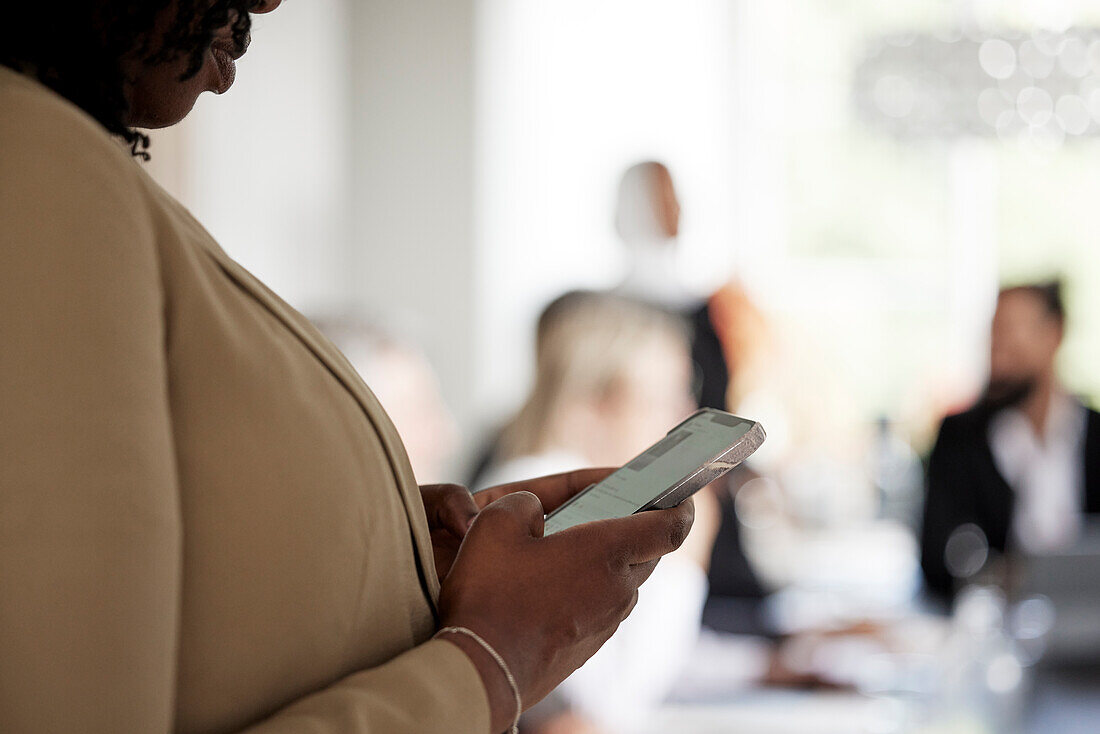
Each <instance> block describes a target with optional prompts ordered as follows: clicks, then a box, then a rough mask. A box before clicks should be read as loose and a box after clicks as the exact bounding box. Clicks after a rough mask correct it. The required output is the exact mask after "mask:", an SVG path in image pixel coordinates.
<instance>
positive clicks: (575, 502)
mask: <svg viewBox="0 0 1100 734" xmlns="http://www.w3.org/2000/svg"><path fill="white" fill-rule="evenodd" d="M755 425H757V424H756V423H755V422H753V421H750V420H746V419H744V418H738V417H737V416H734V415H730V414H729V413H723V412H721V411H716V410H705V411H700V412H699V413H697V414H696V415H694V416H692V417H691V418H690V419H688V420H687V421H685V422H683V423H681V424H680V425H679V426H677V427H676V428H674V429H673V430H672V431H671V432H669V434H668V435H667V436H665V437H664V438H663V439H661V440H660V441H658V442H657V443H655V444H654V445H653V446H650V447H649V448H648V449H646V451H645V452H644V453H642V454H641V455H639V456H638V457H637V458H635V459H634V460H632V461H631V462H630V463H629V464H626V465H625V466H623V467H622V468H621V469H619V470H618V471H616V472H614V473H613V474H611V475H610V476H608V477H607V478H606V479H604V480H603V481H602V482H599V483H598V484H594V485H592V486H591V487H589V488H588V489H586V490H585V491H584V492H582V493H581V494H579V495H577V496H576V497H574V498H573V499H572V500H570V501H569V502H568V503H566V504H565V505H563V506H562V507H561V508H560V509H558V510H557V511H556V512H554V513H552V514H551V515H550V516H549V517H547V518H546V529H545V532H544V534H545V535H549V534H550V533H556V532H558V531H560V530H565V529H566V528H570V527H573V526H574V525H579V524H581V523H584V522H591V521H593V520H605V519H610V518H616V517H626V516H627V515H631V514H633V513H634V512H637V511H638V510H640V509H642V508H643V507H645V506H646V505H647V504H649V503H650V502H652V501H653V500H654V499H656V498H657V497H660V496H661V495H663V494H664V493H665V492H667V491H668V490H669V489H671V488H672V487H673V486H675V485H676V484H678V483H679V482H681V481H682V480H684V479H685V478H687V477H689V476H691V475H692V474H694V473H695V472H697V471H698V470H699V469H700V467H703V466H706V465H708V464H712V463H713V462H714V461H715V460H716V459H717V458H718V457H720V456H722V455H723V454H725V453H726V452H727V451H729V449H730V448H731V447H733V446H735V445H737V443H738V442H739V441H741V440H742V439H743V438H744V437H745V435H746V434H747V433H748V432H749V431H750V430H751V429H752V428H753V426H755ZM732 467H733V465H730V466H729V467H727V468H732Z"/></svg>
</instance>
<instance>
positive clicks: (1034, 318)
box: [921, 282, 1100, 595]
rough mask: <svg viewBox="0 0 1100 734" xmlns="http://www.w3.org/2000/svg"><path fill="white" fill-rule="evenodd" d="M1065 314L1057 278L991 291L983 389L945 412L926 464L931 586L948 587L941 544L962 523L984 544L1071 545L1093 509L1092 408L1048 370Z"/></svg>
mask: <svg viewBox="0 0 1100 734" xmlns="http://www.w3.org/2000/svg"><path fill="white" fill-rule="evenodd" d="M1065 321H1066V315H1065V309H1064V306H1063V303H1062V296H1061V287H1060V284H1059V283H1056V282H1055V283H1047V284H1036V285H1023V286H1017V287H1013V288H1007V289H1005V290H1003V291H1001V293H1000V295H999V297H998V299H997V309H996V313H995V315H994V317H993V328H992V339H991V344H990V374H989V384H988V388H987V389H986V392H985V395H984V396H983V397H982V399H981V400H980V401H979V402H978V404H977V405H976V406H975V407H973V408H972V409H970V410H968V411H966V412H964V413H961V414H959V415H954V416H950V417H948V418H946V419H945V420H944V422H943V425H942V426H941V428H940V432H939V436H938V438H937V440H936V444H935V447H934V448H933V450H932V456H931V459H930V462H929V467H928V486H927V496H926V500H925V508H924V526H923V530H922V537H921V565H922V567H923V569H924V576H925V579H926V581H927V583H928V585H929V587H931V588H932V589H933V590H934V591H936V592H939V593H942V594H947V595H951V594H952V593H953V592H954V590H955V589H954V581H955V579H954V577H953V574H952V572H951V571H952V569H951V568H949V565H950V564H949V563H948V562H947V559H946V551H947V547H948V542H949V540H950V539H951V537H952V534H953V533H954V532H955V531H956V530H957V529H958V528H960V527H961V526H963V525H967V524H973V525H976V526H977V527H978V528H979V529H980V530H981V532H982V533H984V535H985V538H986V542H987V543H988V545H989V548H990V549H991V550H994V551H998V552H1001V553H1004V552H1005V550H1006V549H1007V550H1009V551H1017V552H1022V553H1043V552H1044V551H1052V550H1056V549H1060V548H1065V547H1066V546H1068V545H1071V544H1073V542H1074V541H1075V540H1076V539H1077V536H1078V534H1079V532H1080V529H1081V526H1082V523H1083V520H1084V517H1085V515H1086V514H1095V513H1100V414H1097V413H1096V412H1095V411H1092V410H1088V409H1087V408H1085V407H1084V406H1083V405H1082V404H1081V403H1080V402H1079V401H1078V400H1077V399H1075V398H1074V397H1072V396H1071V395H1069V394H1067V393H1066V391H1065V390H1064V389H1063V387H1062V385H1061V384H1060V382H1059V380H1058V377H1057V375H1056V370H1055V357H1056V356H1057V353H1058V348H1059V347H1060V346H1061V344H1062V337H1063V334H1064V332H1065Z"/></svg>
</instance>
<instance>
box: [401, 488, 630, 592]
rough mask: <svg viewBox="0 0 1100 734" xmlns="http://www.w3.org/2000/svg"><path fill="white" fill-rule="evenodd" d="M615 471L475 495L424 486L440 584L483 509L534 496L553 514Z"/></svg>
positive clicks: (422, 495)
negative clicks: (517, 496) (514, 497)
mask: <svg viewBox="0 0 1100 734" xmlns="http://www.w3.org/2000/svg"><path fill="white" fill-rule="evenodd" d="M613 471H615V470H614V469H581V470H580V471H574V472H567V473H565V474H554V475H552V476H548V477H542V478H541V479H532V480H529V481H524V482H513V483H511V484H501V485H499V486H496V487H490V488H488V489H485V490H482V491H481V492H478V493H477V494H474V495H471V494H470V491H469V490H468V489H466V488H465V487H463V486H461V485H458V484H422V485H420V499H421V500H422V501H423V502H424V512H425V513H426V514H427V516H428V529H429V530H430V531H431V537H432V551H433V555H434V556H435V571H436V575H438V576H439V581H440V583H442V582H443V579H444V578H446V577H447V572H448V571H450V569H451V564H452V563H454V559H455V555H456V554H457V553H458V547H459V546H460V545H461V544H462V539H463V538H465V537H466V531H467V530H468V529H469V528H470V523H472V522H473V521H474V517H476V516H477V513H478V512H479V511H480V510H481V508H482V507H485V506H486V505H488V504H489V503H490V502H492V501H493V500H496V499H499V498H501V497H503V496H505V495H507V494H513V493H515V492H530V493H532V494H534V495H535V496H536V497H538V498H539V500H540V501H541V502H542V506H543V507H544V508H546V509H545V512H551V511H553V510H555V509H556V508H557V507H558V506H559V505H561V504H562V503H563V502H565V501H566V500H567V499H569V498H570V497H572V496H573V495H575V494H577V493H578V492H580V491H581V490H583V489H584V488H585V487H587V486H588V485H589V484H594V483H595V482H598V481H600V480H601V479H603V478H604V477H606V476H607V475H608V474H610V473H611V472H613Z"/></svg>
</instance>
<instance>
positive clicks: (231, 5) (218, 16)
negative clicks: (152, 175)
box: [0, 0, 262, 160]
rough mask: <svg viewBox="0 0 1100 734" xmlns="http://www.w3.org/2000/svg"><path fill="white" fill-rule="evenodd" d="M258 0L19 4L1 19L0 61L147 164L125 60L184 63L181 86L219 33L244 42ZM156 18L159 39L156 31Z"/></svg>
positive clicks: (27, 0) (37, 0)
mask: <svg viewBox="0 0 1100 734" xmlns="http://www.w3.org/2000/svg"><path fill="white" fill-rule="evenodd" d="M261 1H262V0H76V2H70V3H60V4H59V3H53V2H45V0H22V1H21V2H18V3H17V8H16V9H15V10H13V11H5V13H4V16H5V17H4V18H3V20H0V64H3V65H5V66H10V67H11V68H13V69H15V70H16V71H19V72H22V73H24V74H27V75H30V76H33V77H35V78H37V79H38V80H39V81H40V82H42V83H43V84H45V85H46V86H48V87H50V88H51V89H53V90H54V91H55V92H57V93H58V94H60V95H61V96H63V97H65V98H66V99H68V100H69V101H70V102H72V103H73V104H75V105H77V106H78V107H80V108H81V109H83V110H84V111H85V112H87V113H88V114H89V115H91V116H92V117H94V118H95V119H96V120H98V121H99V123H100V124H101V125H103V127H105V128H107V130H108V131H109V132H111V133H112V134H114V135H118V136H119V137H121V138H123V139H124V140H125V141H126V142H127V143H129V144H130V150H131V151H132V152H133V154H134V155H135V156H138V157H141V158H144V159H146V160H147V159H148V158H149V154H148V153H147V152H146V149H147V148H148V147H149V138H148V136H146V135H143V134H141V133H139V132H138V131H137V130H134V129H132V128H130V127H129V126H128V125H127V124H126V119H127V117H128V115H129V111H130V103H129V100H128V99H127V96H126V88H127V86H128V84H129V82H130V81H131V80H128V79H127V78H126V77H125V72H124V67H123V60H124V59H134V60H136V61H138V62H140V63H143V64H148V65H154V64H161V63H166V62H170V61H174V60H177V59H179V58H186V59H187V60H188V63H187V66H186V70H185V71H184V73H183V75H182V77H181V81H182V80H183V79H188V78H190V77H192V76H194V75H195V74H197V73H198V72H199V69H201V68H202V64H203V56H204V55H205V54H206V51H207V49H208V48H209V47H210V43H211V41H212V40H213V38H214V33H215V32H216V31H218V30H219V29H222V28H225V27H227V26H230V25H231V28H232V32H233V38H234V41H236V42H237V43H238V44H242V43H243V42H244V39H245V37H246V36H247V35H248V31H249V26H250V24H251V19H250V17H249V11H250V10H251V9H252V8H254V7H256V6H258V5H259V4H260V3H261ZM158 21H159V23H160V24H161V25H162V26H165V27H164V30H163V35H161V34H154V32H153V31H154V26H155V25H156V24H157V23H158ZM154 37H159V39H160V40H159V42H156V41H154ZM154 43H156V47H155V48H154Z"/></svg>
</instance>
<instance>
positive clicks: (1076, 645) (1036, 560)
mask: <svg viewBox="0 0 1100 734" xmlns="http://www.w3.org/2000/svg"><path fill="white" fill-rule="evenodd" d="M1022 561H1023V566H1022V570H1023V576H1022V584H1021V586H1020V587H1019V592H1020V597H1019V598H1021V599H1023V598H1027V597H1029V596H1036V595H1039V596H1045V597H1046V598H1048V599H1049V600H1050V601H1051V603H1052V604H1053V607H1054V614H1055V617H1054V624H1053V626H1052V628H1051V630H1050V632H1049V634H1048V635H1047V638H1046V642H1047V644H1046V653H1045V655H1044V656H1043V657H1044V660H1045V662H1047V663H1054V664H1074V665H1076V664H1100V523H1095V522H1094V523H1090V524H1088V525H1086V526H1085V528H1084V529H1083V532H1082V533H1081V538H1080V540H1079V541H1078V542H1077V543H1076V544H1074V545H1073V546H1072V547H1071V548H1068V549H1066V550H1064V551H1059V552H1055V553H1048V554H1043V555H1034V556H1027V557H1026V558H1024V559H1022Z"/></svg>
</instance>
